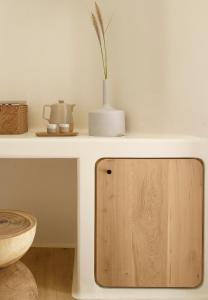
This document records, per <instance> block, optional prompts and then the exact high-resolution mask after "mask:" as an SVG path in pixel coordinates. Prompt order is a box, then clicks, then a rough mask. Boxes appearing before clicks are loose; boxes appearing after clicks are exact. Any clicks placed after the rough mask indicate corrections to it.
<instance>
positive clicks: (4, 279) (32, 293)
mask: <svg viewBox="0 0 208 300" xmlns="http://www.w3.org/2000/svg"><path fill="white" fill-rule="evenodd" d="M0 299H2V300H37V299H38V288H37V285H36V282H35V279H34V277H33V275H32V273H31V272H30V270H29V269H28V268H27V267H26V266H25V265H24V264H23V263H22V262H20V261H19V262H17V263H15V264H13V265H11V266H9V267H7V268H4V269H0Z"/></svg>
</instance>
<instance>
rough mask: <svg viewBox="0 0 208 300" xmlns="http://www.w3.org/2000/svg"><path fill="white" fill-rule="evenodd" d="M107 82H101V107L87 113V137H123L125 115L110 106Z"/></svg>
mask: <svg viewBox="0 0 208 300" xmlns="http://www.w3.org/2000/svg"><path fill="white" fill-rule="evenodd" d="M109 94H110V93H109V87H108V80H104V81H103V106H102V108H101V109H99V110H96V111H94V112H90V113H89V135H90V136H103V137H118V136H123V135H125V132H126V129H125V113H124V111H122V110H116V109H114V108H113V107H111V105H110V101H109V99H110V98H109Z"/></svg>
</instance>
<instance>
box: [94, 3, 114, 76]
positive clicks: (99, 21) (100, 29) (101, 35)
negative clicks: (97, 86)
mask: <svg viewBox="0 0 208 300" xmlns="http://www.w3.org/2000/svg"><path fill="white" fill-rule="evenodd" d="M95 11H96V14H94V13H92V22H93V26H94V29H95V32H96V35H97V38H98V41H99V45H100V49H101V56H102V62H103V71H104V77H105V79H107V78H108V54H107V47H106V32H107V30H108V28H109V25H110V23H111V21H112V19H111V20H110V22H109V23H108V25H107V27H106V29H105V27H104V22H103V17H102V13H101V9H100V7H99V5H98V4H97V2H95Z"/></svg>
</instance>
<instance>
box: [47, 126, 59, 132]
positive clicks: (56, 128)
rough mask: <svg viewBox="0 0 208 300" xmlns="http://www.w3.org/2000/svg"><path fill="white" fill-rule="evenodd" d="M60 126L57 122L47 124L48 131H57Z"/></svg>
mask: <svg viewBox="0 0 208 300" xmlns="http://www.w3.org/2000/svg"><path fill="white" fill-rule="evenodd" d="M57 131H58V126H57V124H48V125H47V133H57Z"/></svg>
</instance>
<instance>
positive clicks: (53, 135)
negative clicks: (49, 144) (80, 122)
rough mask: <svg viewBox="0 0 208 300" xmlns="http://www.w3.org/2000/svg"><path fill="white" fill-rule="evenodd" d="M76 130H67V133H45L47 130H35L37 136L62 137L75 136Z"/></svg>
mask: <svg viewBox="0 0 208 300" xmlns="http://www.w3.org/2000/svg"><path fill="white" fill-rule="evenodd" d="M78 134H79V133H78V132H67V133H59V132H57V133H47V132H36V135H37V136H38V137H64V136H71V137H72V136H77V135H78Z"/></svg>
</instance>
